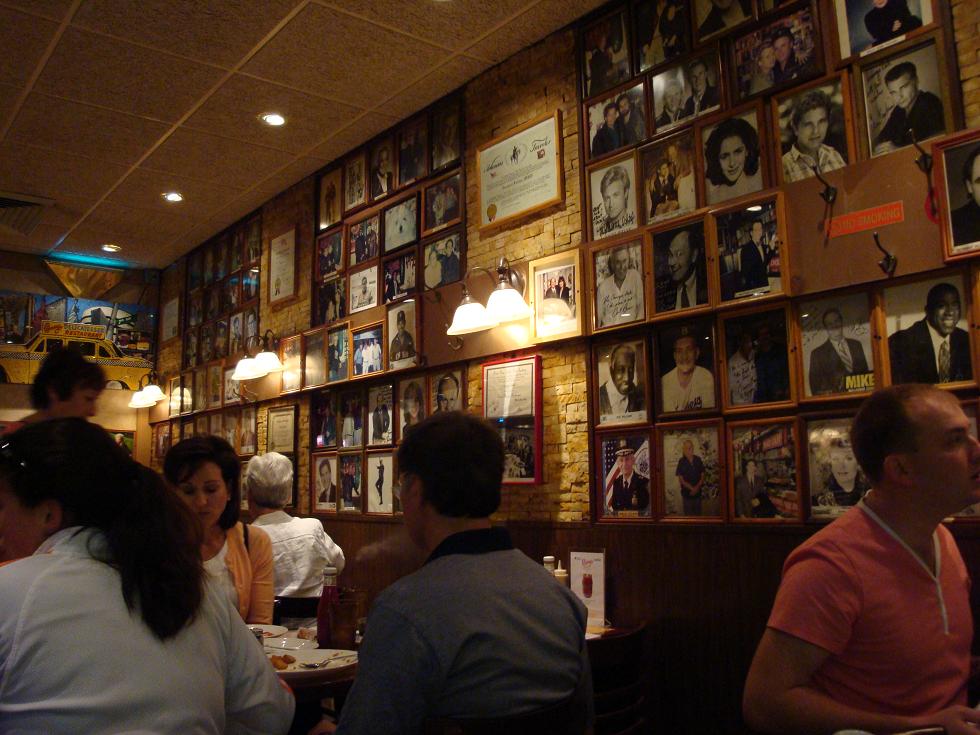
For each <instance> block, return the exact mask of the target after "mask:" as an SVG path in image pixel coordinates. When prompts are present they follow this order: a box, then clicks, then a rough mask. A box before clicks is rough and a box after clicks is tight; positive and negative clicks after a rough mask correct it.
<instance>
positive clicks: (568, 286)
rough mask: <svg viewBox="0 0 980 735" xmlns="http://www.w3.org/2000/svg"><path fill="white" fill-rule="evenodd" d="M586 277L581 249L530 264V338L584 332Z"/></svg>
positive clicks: (547, 338)
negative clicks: (584, 283) (583, 291)
mask: <svg viewBox="0 0 980 735" xmlns="http://www.w3.org/2000/svg"><path fill="white" fill-rule="evenodd" d="M584 277H585V271H584V270H583V269H582V252H581V250H580V249H579V248H574V249H572V250H565V251H564V252H561V253H555V254H554V255H546V256H545V257H543V258H536V259H535V260H532V261H530V262H529V263H528V265H527V282H528V296H529V300H530V307H531V338H532V339H533V340H534V341H535V342H538V343H542V342H553V341H554V340H559V339H568V338H571V337H578V336H580V335H581V334H582V309H583V306H584V304H583V303H582V281H583V279H584Z"/></svg>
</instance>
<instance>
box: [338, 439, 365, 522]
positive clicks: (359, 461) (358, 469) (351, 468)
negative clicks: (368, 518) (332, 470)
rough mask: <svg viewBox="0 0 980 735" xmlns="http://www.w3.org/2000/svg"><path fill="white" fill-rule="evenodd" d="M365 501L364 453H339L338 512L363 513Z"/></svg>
mask: <svg viewBox="0 0 980 735" xmlns="http://www.w3.org/2000/svg"><path fill="white" fill-rule="evenodd" d="M363 503H364V455H363V454H361V453H360V452H356V453H353V454H351V453H342V454H338V455H337V512H338V513H361V512H363Z"/></svg>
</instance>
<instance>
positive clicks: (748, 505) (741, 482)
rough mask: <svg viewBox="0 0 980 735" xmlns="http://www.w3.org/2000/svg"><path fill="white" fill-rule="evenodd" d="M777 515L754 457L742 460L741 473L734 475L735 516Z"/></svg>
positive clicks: (760, 516)
mask: <svg viewBox="0 0 980 735" xmlns="http://www.w3.org/2000/svg"><path fill="white" fill-rule="evenodd" d="M777 515H778V511H777V510H776V506H775V505H773V502H772V500H771V499H770V498H769V493H768V491H767V490H766V476H765V473H764V472H762V470H761V468H760V467H759V465H758V464H757V463H756V461H755V460H754V459H751V458H749V459H746V460H744V461H743V462H742V473H741V474H740V475H737V476H736V477H735V516H736V517H738V518H775V517H776V516H777Z"/></svg>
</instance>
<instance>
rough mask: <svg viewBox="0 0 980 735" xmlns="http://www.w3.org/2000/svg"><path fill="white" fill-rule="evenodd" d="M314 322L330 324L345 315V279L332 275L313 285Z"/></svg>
mask: <svg viewBox="0 0 980 735" xmlns="http://www.w3.org/2000/svg"><path fill="white" fill-rule="evenodd" d="M313 315H314V324H316V325H319V324H332V323H333V322H335V321H337V320H338V319H343V318H344V317H345V316H347V280H346V279H345V278H344V277H343V276H334V277H333V278H331V279H329V280H327V281H326V282H325V283H322V284H314V285H313Z"/></svg>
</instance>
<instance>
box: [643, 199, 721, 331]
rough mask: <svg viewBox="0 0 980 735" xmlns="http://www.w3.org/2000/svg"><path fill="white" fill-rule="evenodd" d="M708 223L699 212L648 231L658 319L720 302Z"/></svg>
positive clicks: (653, 302)
mask: <svg viewBox="0 0 980 735" xmlns="http://www.w3.org/2000/svg"><path fill="white" fill-rule="evenodd" d="M706 226H707V223H706V221H705V217H704V215H703V214H696V215H693V216H689V217H683V218H679V219H676V220H669V221H668V222H667V223H666V224H665V223H661V225H660V226H659V227H657V228H656V229H650V230H647V231H646V233H645V234H644V238H645V241H646V249H647V250H648V251H649V252H650V259H651V266H652V268H653V279H652V282H653V294H652V296H653V298H652V299H651V300H650V307H651V308H650V311H651V312H652V316H653V318H654V319H656V318H664V317H675V316H678V315H680V314H684V315H685V316H690V315H692V314H698V313H701V312H705V311H707V310H709V309H711V308H712V306H714V305H715V302H716V301H717V298H716V294H717V293H718V288H717V286H716V284H715V276H716V273H717V269H716V268H715V267H714V263H712V265H711V267H709V265H708V260H709V257H710V253H709V249H708V238H707V235H706V233H705V229H706Z"/></svg>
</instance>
